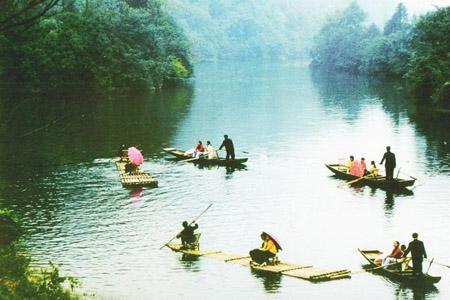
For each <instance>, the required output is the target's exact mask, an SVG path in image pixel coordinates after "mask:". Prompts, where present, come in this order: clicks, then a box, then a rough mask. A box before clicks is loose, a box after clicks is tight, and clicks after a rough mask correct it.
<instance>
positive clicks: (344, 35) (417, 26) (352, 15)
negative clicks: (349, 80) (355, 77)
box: [311, 2, 450, 106]
mask: <svg viewBox="0 0 450 300" xmlns="http://www.w3.org/2000/svg"><path fill="white" fill-rule="evenodd" d="M366 21H367V14H366V13H365V12H364V11H363V10H362V9H361V7H360V6H359V5H358V4H357V2H352V3H351V4H350V5H349V6H348V7H347V8H346V9H344V10H343V11H340V12H338V13H336V14H335V15H334V16H333V17H330V18H329V19H328V21H327V22H326V24H325V25H324V26H323V27H322V29H321V30H320V33H319V34H318V35H317V36H316V38H315V45H314V47H313V49H312V50H311V56H312V62H311V66H312V67H313V68H316V69H317V68H319V69H328V70H330V69H331V70H335V71H344V72H349V73H355V74H367V75H370V76H374V77H378V78H380V77H381V78H399V79H404V80H405V82H406V83H407V85H408V86H409V87H410V88H411V90H412V91H413V92H414V94H415V96H416V97H417V98H418V99H420V100H422V101H425V102H426V103H430V102H431V103H435V104H439V105H444V106H449V105H450V81H449V78H450V55H449V49H450V39H449V38H448V33H449V28H450V7H445V8H437V9H435V10H434V11H431V12H428V13H427V14H425V15H423V16H421V17H416V18H410V17H409V16H408V12H407V9H406V7H405V6H404V5H403V4H402V3H400V4H398V6H397V8H396V10H395V12H394V14H393V15H392V17H391V18H390V19H389V20H388V21H387V22H386V23H385V25H384V27H383V28H381V29H380V28H379V27H378V26H376V25H375V24H373V23H372V24H370V25H369V24H367V23H366Z"/></svg>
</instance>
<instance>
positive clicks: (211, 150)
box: [206, 141, 217, 159]
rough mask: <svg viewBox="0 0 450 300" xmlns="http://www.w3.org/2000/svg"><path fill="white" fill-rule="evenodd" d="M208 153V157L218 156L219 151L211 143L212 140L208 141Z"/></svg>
mask: <svg viewBox="0 0 450 300" xmlns="http://www.w3.org/2000/svg"><path fill="white" fill-rule="evenodd" d="M206 153H207V154H208V159H215V158H217V151H216V149H214V147H213V146H212V145H211V142H210V141H207V142H206Z"/></svg>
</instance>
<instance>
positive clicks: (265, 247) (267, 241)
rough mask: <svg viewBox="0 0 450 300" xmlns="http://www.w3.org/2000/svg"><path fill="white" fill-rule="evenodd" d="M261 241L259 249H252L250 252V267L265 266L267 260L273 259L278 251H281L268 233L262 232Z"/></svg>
mask: <svg viewBox="0 0 450 300" xmlns="http://www.w3.org/2000/svg"><path fill="white" fill-rule="evenodd" d="M261 239H262V240H263V243H262V245H261V248H258V249H253V250H251V251H250V257H251V258H252V261H251V262H250V264H252V265H260V266H265V265H267V262H268V261H269V259H270V258H272V257H274V256H275V255H276V254H277V252H278V250H281V246H280V244H279V243H278V242H277V240H276V239H274V238H273V237H272V236H270V235H269V234H268V233H266V232H262V233H261Z"/></svg>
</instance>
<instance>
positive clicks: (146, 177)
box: [115, 158, 158, 187]
mask: <svg viewBox="0 0 450 300" xmlns="http://www.w3.org/2000/svg"><path fill="white" fill-rule="evenodd" d="M115 161H116V168H117V171H118V172H119V177H120V182H121V183H122V186H124V187H137V186H148V187H157V186H158V181H157V180H156V179H154V178H153V177H152V176H150V174H148V173H145V172H142V171H140V170H137V171H136V172H135V173H133V174H129V173H125V165H126V163H127V162H125V161H121V160H120V159H119V158H117V159H115Z"/></svg>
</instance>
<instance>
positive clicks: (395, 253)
mask: <svg viewBox="0 0 450 300" xmlns="http://www.w3.org/2000/svg"><path fill="white" fill-rule="evenodd" d="M393 246H394V249H392V252H391V254H389V255H388V256H386V257H385V258H384V260H383V266H386V265H390V264H395V263H396V262H397V259H400V258H402V256H403V251H402V249H401V248H400V243H399V242H398V241H395V242H394V245H393Z"/></svg>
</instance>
